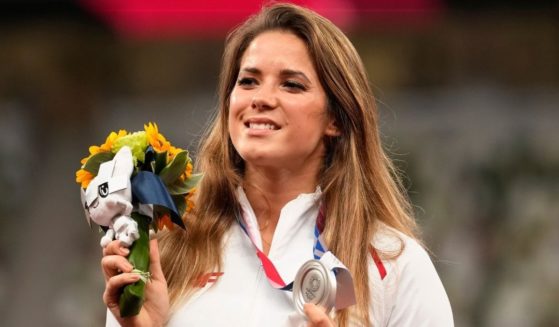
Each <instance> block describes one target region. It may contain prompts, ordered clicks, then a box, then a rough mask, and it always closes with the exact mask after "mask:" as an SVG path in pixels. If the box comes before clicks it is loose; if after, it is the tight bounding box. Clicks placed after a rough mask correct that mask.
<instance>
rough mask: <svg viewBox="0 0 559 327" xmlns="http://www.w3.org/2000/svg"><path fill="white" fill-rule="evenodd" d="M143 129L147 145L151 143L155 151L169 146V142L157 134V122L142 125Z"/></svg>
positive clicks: (163, 149)
mask: <svg viewBox="0 0 559 327" xmlns="http://www.w3.org/2000/svg"><path fill="white" fill-rule="evenodd" d="M144 130H145V131H146V135H147V137H148V142H149V145H151V146H152V147H153V149H154V150H155V151H157V152H165V151H168V150H169V149H170V148H171V143H169V141H167V139H166V138H165V136H163V135H161V134H159V129H158V128H157V124H155V123H148V124H147V125H144Z"/></svg>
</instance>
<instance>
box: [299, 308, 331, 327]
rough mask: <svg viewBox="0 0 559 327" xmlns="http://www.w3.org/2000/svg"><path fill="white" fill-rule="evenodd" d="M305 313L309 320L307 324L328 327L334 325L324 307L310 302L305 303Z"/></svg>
mask: <svg viewBox="0 0 559 327" xmlns="http://www.w3.org/2000/svg"><path fill="white" fill-rule="evenodd" d="M304 309H305V315H306V316H307V319H308V320H309V324H308V326H309V327H310V326H317V327H330V326H334V325H333V324H332V321H331V320H330V318H329V317H328V315H327V314H326V312H325V310H324V308H322V307H320V306H316V305H314V304H312V303H307V304H305V307H304Z"/></svg>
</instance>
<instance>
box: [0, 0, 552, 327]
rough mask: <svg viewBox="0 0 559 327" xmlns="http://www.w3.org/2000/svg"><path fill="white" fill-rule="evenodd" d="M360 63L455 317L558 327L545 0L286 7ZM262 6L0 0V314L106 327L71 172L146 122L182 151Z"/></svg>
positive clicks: (27, 321)
mask: <svg viewBox="0 0 559 327" xmlns="http://www.w3.org/2000/svg"><path fill="white" fill-rule="evenodd" d="M297 3H299V4H304V5H306V6H308V7H310V8H313V9H315V10H317V11H318V12H320V13H322V14H323V15H325V16H326V17H329V18H330V19H331V20H333V21H334V22H335V23H337V24H338V25H339V26H340V27H341V28H342V29H343V30H344V31H345V32H346V33H347V34H348V36H349V37H350V39H351V40H352V41H353V42H354V44H355V46H356V48H357V49H358V51H359V52H360V54H361V55H362V58H363V60H364V62H365V65H366V67H367V69H368V72H369V75H370V80H371V83H372V85H373V87H374V90H375V92H376V96H377V99H378V103H379V107H380V109H381V113H382V116H383V124H382V132H383V137H384V139H385V143H386V145H387V148H388V149H389V151H390V153H391V154H392V155H393V157H394V159H395V160H396V161H397V162H398V165H399V166H400V167H401V168H402V169H403V171H405V173H406V176H407V178H406V185H407V187H408V188H409V192H410V196H411V198H412V200H413V202H414V205H415V206H416V209H417V219H418V221H419V223H420V224H421V226H422V227H423V230H424V235H423V237H424V239H425V241H426V244H427V245H428V247H429V248H430V250H431V251H432V252H433V259H434V261H435V263H436V266H437V269H438V271H439V274H440V276H441V279H442V280H443V283H444V284H445V286H446V290H447V292H448V295H449V297H450V300H451V303H452V306H453V311H454V316H455V321H456V325H457V326H559V310H558V308H559V196H558V194H559V146H558V145H559V144H558V143H559V129H558V126H557V125H559V4H558V2H556V1H521V0H508V1H505V0H486V1H481V0H474V1H465V0H395V1H389V0H370V1H367V0H328V1H318V0H315V1H313V0H308V1H297ZM260 6H261V2H260V1H254V0H252V1H242V2H241V1H239V2H235V1H225V0H213V1H208V2H203V1H178V0H174V1H173V0H159V1H147V0H137V1H132V0H113V1H109V0H84V1H46V0H45V1H16V0H11V1H1V2H0V217H1V219H0V317H2V323H1V325H3V326H100V325H103V323H104V316H105V309H104V307H103V303H102V299H101V296H102V290H103V280H102V275H101V271H100V269H99V259H100V256H101V251H100V248H99V245H98V242H99V237H98V235H97V232H96V230H90V229H89V228H88V226H87V224H86V222H85V219H84V218H83V213H82V211H81V207H80V200H79V192H78V186H77V184H75V182H74V178H75V176H74V172H75V170H76V169H77V168H78V167H79V161H80V159H81V158H82V157H84V156H85V155H86V154H87V148H88V146H89V145H91V144H98V143H101V142H102V141H103V140H104V138H105V137H106V135H107V134H108V132H109V131H111V130H118V129H120V128H125V129H127V130H129V131H134V130H140V129H142V124H143V123H145V122H148V121H155V122H157V123H158V124H159V126H160V129H161V130H162V131H163V132H164V134H165V135H166V136H167V137H168V138H169V139H171V140H173V142H174V143H175V144H177V145H179V146H181V145H182V146H185V147H190V148H191V149H192V150H194V149H195V147H196V144H197V142H198V140H199V135H200V132H201V131H202V130H203V128H204V126H206V124H207V120H208V117H209V115H210V114H211V112H212V111H213V108H214V107H215V103H216V95H215V89H216V81H217V76H218V74H219V63H220V56H221V51H222V49H223V40H224V37H225V35H226V33H227V31H228V30H230V29H231V28H233V27H234V26H235V25H237V24H238V23H239V22H241V21H242V20H243V19H244V18H246V17H247V16H248V15H250V14H251V13H253V12H255V11H257V10H258V8H259V7H260Z"/></svg>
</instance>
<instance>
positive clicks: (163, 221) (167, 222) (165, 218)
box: [157, 214, 175, 230]
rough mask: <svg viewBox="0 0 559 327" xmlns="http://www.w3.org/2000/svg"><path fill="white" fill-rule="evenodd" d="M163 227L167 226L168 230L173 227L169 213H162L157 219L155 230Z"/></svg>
mask: <svg viewBox="0 0 559 327" xmlns="http://www.w3.org/2000/svg"><path fill="white" fill-rule="evenodd" d="M164 227H167V229H168V230H173V229H174V228H175V225H174V224H173V222H172V221H171V217H170V216H169V214H163V215H162V216H161V217H159V219H158V220H157V230H163V228H164Z"/></svg>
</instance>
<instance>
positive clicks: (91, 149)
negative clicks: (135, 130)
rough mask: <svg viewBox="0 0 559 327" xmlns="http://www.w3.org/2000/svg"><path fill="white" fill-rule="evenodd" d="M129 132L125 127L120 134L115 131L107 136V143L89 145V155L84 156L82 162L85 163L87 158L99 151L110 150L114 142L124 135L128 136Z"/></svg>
mask: <svg viewBox="0 0 559 327" xmlns="http://www.w3.org/2000/svg"><path fill="white" fill-rule="evenodd" d="M127 134H128V132H127V131H126V130H124V129H121V130H119V131H118V134H117V133H115V132H111V134H109V136H107V139H106V140H105V143H103V144H101V145H100V146H97V145H92V146H90V147H89V156H87V157H85V158H83V159H82V160H81V164H82V165H84V164H85V163H86V162H87V160H89V158H91V156H93V155H96V154H97V153H99V152H110V151H111V149H112V147H113V144H114V142H115V141H116V140H117V139H119V138H121V137H123V136H126V135H127Z"/></svg>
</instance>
